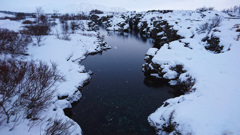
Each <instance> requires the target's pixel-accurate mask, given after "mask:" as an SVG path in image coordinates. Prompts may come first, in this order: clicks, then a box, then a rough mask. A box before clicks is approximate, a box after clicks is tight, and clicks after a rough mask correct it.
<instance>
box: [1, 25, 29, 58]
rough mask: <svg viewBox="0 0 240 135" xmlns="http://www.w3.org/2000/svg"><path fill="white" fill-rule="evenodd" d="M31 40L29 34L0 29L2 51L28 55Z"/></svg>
mask: <svg viewBox="0 0 240 135" xmlns="http://www.w3.org/2000/svg"><path fill="white" fill-rule="evenodd" d="M31 41H32V39H31V37H30V36H29V35H26V34H21V33H17V32H14V31H9V30H7V29H0V53H4V54H12V55H18V54H21V55H26V51H27V45H28V43H30V42H31Z"/></svg>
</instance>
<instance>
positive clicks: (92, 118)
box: [70, 31, 178, 135]
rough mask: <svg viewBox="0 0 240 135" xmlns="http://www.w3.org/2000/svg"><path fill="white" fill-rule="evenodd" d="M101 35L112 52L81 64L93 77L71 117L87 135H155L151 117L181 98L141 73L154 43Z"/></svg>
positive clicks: (111, 33) (98, 55)
mask: <svg viewBox="0 0 240 135" xmlns="http://www.w3.org/2000/svg"><path fill="white" fill-rule="evenodd" d="M101 33H104V34H106V36H105V40H106V41H107V42H108V44H109V45H111V46H112V49H110V50H107V51H104V52H103V53H102V54H96V55H93V56H88V57H87V59H86V60H84V61H83V62H82V65H85V67H86V69H87V70H91V71H93V73H94V74H93V75H92V79H91V82H90V83H89V84H88V85H87V86H85V87H84V88H83V89H82V90H81V92H82V94H83V97H82V98H81V99H80V101H79V102H78V103H76V104H75V105H73V109H72V113H71V115H70V117H71V118H72V119H73V120H74V121H76V122H77V123H79V125H80V126H81V128H82V130H83V134H84V135H154V134H155V131H154V129H153V128H152V127H150V126H149V124H148V122H147V117H148V115H150V114H151V113H152V112H154V111H155V110H156V109H157V108H158V107H159V106H161V104H162V103H163V101H165V100H167V99H169V98H172V97H175V96H177V95H178V94H177V93H175V90H174V89H172V88H171V87H168V86H167V85H165V84H164V83H163V82H160V81H159V80H154V79H151V78H148V77H145V76H144V73H143V72H142V71H141V66H142V64H144V55H145V53H146V52H147V50H148V49H149V48H150V47H152V43H151V42H148V41H143V40H141V39H140V38H138V37H136V36H134V35H133V34H125V35H119V33H114V32H109V33H108V34H107V33H106V31H102V32H101Z"/></svg>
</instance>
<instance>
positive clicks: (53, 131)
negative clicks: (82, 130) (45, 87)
mask: <svg viewBox="0 0 240 135" xmlns="http://www.w3.org/2000/svg"><path fill="white" fill-rule="evenodd" d="M73 126H74V123H73V121H71V120H64V119H63V118H62V119H57V118H55V119H54V120H52V119H49V120H48V124H47V126H46V128H45V133H44V135H70V134H71V133H72V132H73V130H72V129H71V127H73Z"/></svg>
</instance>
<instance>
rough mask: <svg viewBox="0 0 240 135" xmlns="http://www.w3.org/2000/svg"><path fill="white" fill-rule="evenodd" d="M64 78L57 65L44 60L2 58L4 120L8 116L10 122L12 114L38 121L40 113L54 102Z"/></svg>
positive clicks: (0, 110) (0, 109)
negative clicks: (50, 64) (48, 63)
mask: <svg viewBox="0 0 240 135" xmlns="http://www.w3.org/2000/svg"><path fill="white" fill-rule="evenodd" d="M63 80H64V78H63V77H62V76H61V75H60V74H59V72H58V70H57V67H56V64H52V66H51V67H50V66H48V65H47V64H45V63H43V62H38V63H36V62H34V61H30V62H25V61H20V60H15V59H5V60H2V59H0V86H1V87H0V97H1V98H0V113H1V115H2V117H1V120H4V119H7V120H6V121H7V123H9V122H10V120H11V119H10V118H11V117H15V118H16V117H24V118H27V119H30V120H37V119H38V118H39V113H40V112H42V111H44V110H45V109H47V108H48V106H49V105H51V103H52V98H53V94H54V92H55V84H56V82H61V81H63ZM19 112H22V113H20V114H21V116H19V115H18V114H19ZM23 115H24V116H23ZM15 122H16V121H15Z"/></svg>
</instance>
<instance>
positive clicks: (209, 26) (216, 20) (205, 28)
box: [198, 16, 222, 34]
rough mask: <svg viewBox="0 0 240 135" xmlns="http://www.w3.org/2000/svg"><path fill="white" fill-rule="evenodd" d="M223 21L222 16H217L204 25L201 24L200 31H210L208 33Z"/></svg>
mask: <svg viewBox="0 0 240 135" xmlns="http://www.w3.org/2000/svg"><path fill="white" fill-rule="evenodd" d="M221 22H222V18H221V17H219V16H215V17H213V18H211V19H210V20H209V22H206V23H204V24H202V25H199V27H198V33H205V32H206V31H208V34H209V33H210V32H211V30H212V29H213V28H216V27H218V26H219V25H220V24H221Z"/></svg>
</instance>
